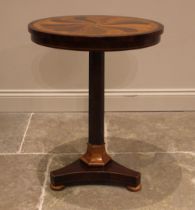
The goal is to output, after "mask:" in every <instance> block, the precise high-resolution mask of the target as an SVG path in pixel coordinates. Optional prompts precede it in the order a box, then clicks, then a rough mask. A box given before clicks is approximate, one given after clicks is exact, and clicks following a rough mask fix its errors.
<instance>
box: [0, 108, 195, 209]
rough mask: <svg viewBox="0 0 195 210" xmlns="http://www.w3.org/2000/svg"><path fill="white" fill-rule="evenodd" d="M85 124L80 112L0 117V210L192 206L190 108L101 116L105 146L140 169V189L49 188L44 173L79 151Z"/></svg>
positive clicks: (194, 124) (194, 154)
mask: <svg viewBox="0 0 195 210" xmlns="http://www.w3.org/2000/svg"><path fill="white" fill-rule="evenodd" d="M87 129H88V128H87V113H35V114H33V113H2V114H0V172H1V173H0V210H63V209H66V210H86V209H87V210H99V209H100V210H130V209H140V210H151V209H154V210H164V209H165V210H178V209H179V210H194V209H195V112H120V113H119V112H118V113H116V112H110V113H106V117H105V141H106V143H107V150H108V152H109V153H110V154H111V156H112V157H113V158H114V159H115V160H117V161H118V162H119V163H121V164H123V165H125V166H127V167H129V168H132V169H135V170H138V171H140V172H141V173H142V186H143V189H142V191H140V192H137V193H133V192H129V191H128V190H127V189H125V188H123V187H114V186H97V185H89V186H74V187H68V188H66V189H65V190H64V191H60V192H55V191H51V190H50V188H49V187H48V186H49V177H48V174H49V171H50V170H53V169H56V168H59V167H61V166H63V165H66V164H69V163H71V162H72V161H74V160H76V159H77V158H78V157H79V156H80V154H82V153H84V152H85V149H86V141H87Z"/></svg>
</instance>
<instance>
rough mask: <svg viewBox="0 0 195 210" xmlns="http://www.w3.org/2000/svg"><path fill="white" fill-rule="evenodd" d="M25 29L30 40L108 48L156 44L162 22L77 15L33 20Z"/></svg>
mask: <svg viewBox="0 0 195 210" xmlns="http://www.w3.org/2000/svg"><path fill="white" fill-rule="evenodd" d="M29 31H30V32H31V34H32V40H33V41H34V42H36V43H38V44H42V45H46V46H49V47H56V48H64V49H75V50H105V51H112V50H127V49H135V48H143V47H147V46H151V45H154V44H157V43H158V42H159V38H160V34H161V33H162V32H163V25H162V24H160V23H158V22H155V21H152V20H148V19H143V18H135V17H125V16H109V15H107V16H106V15H87V16H84V15H83V16H82V15H81V16H61V17H50V18H45V19H40V20H36V21H33V22H32V23H30V24H29ZM138 36H140V37H138ZM73 42H74V43H73Z"/></svg>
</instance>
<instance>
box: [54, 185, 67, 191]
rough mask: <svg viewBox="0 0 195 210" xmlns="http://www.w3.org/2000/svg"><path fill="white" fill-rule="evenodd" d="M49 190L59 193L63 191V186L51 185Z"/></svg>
mask: <svg viewBox="0 0 195 210" xmlns="http://www.w3.org/2000/svg"><path fill="white" fill-rule="evenodd" d="M50 188H51V189H52V190H55V191H61V190H63V189H64V188H65V186H64V185H58V186H55V185H53V184H50Z"/></svg>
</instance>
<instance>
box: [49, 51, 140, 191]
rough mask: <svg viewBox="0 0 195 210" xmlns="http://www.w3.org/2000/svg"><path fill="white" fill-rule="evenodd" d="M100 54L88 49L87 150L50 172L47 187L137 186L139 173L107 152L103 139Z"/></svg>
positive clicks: (102, 76)
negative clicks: (49, 183)
mask: <svg viewBox="0 0 195 210" xmlns="http://www.w3.org/2000/svg"><path fill="white" fill-rule="evenodd" d="M104 56H105V53H104V52H103V51H90V52H89V139H88V146H87V151H86V153H85V154H84V155H82V156H81V157H80V159H79V160H77V161H75V162H73V163H71V164H70V165H68V166H65V167H64V168H61V169H58V170H55V171H52V172H51V174H50V177H51V188H52V189H53V190H62V189H63V188H64V187H65V186H68V185H81V184H111V185H123V186H126V187H127V188H128V189H129V190H131V191H138V190H140V189H141V184H140V179H141V174H140V173H139V172H136V171H133V170H131V169H128V168H126V167H124V166H122V165H120V164H118V163H117V162H115V161H114V160H112V159H111V157H110V156H109V155H108V154H107V152H106V149H105V142H104V73H105V72H104Z"/></svg>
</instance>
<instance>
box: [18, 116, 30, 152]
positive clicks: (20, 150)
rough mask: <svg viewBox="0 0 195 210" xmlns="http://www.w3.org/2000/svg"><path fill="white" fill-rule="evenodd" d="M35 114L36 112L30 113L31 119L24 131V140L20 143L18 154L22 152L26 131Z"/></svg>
mask: <svg viewBox="0 0 195 210" xmlns="http://www.w3.org/2000/svg"><path fill="white" fill-rule="evenodd" d="M33 114H34V113H31V114H30V117H29V119H28V123H27V126H26V129H25V131H24V135H23V138H22V141H21V144H20V147H19V149H18V151H17V152H16V153H17V154H20V153H21V152H22V146H23V144H24V140H25V137H26V133H27V131H28V128H29V125H30V122H31V118H32V116H33Z"/></svg>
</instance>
